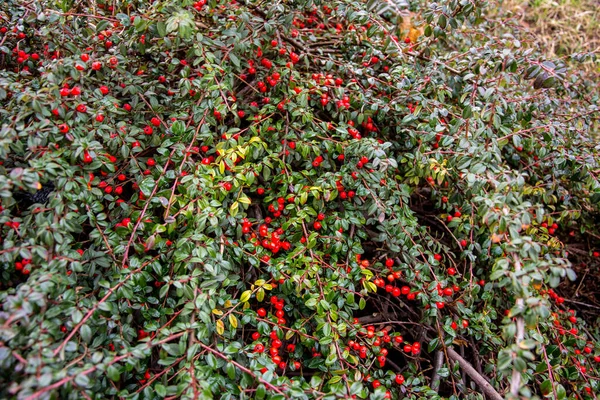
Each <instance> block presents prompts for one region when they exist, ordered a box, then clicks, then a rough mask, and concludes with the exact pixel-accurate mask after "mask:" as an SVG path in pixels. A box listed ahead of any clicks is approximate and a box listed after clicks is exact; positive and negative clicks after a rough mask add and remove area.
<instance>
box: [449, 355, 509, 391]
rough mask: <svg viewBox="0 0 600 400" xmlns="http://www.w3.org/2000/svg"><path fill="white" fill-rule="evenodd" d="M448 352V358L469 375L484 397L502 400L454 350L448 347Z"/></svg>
mask: <svg viewBox="0 0 600 400" xmlns="http://www.w3.org/2000/svg"><path fill="white" fill-rule="evenodd" d="M446 351H447V352H448V356H449V357H450V358H451V359H452V360H454V361H456V362H457V363H458V365H459V366H460V367H461V368H462V369H463V370H464V371H465V372H466V373H467V375H469V377H470V378H471V379H473V382H475V383H476V384H477V386H479V387H480V388H481V390H483V393H485V395H486V396H488V397H489V398H490V399H492V400H504V398H503V397H502V396H500V394H499V393H498V392H497V391H496V389H494V387H493V386H492V385H491V384H490V383H489V382H488V381H487V380H486V379H485V378H484V377H483V376H481V375H480V374H479V372H477V371H476V370H475V368H473V366H472V365H471V364H470V363H469V362H468V361H467V360H465V359H464V358H462V357H461V356H460V354H458V353H457V352H456V351H454V349H452V348H451V347H448V348H447V349H446Z"/></svg>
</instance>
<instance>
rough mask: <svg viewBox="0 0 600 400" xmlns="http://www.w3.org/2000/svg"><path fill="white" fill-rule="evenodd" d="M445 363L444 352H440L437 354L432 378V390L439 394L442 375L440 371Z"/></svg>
mask: <svg viewBox="0 0 600 400" xmlns="http://www.w3.org/2000/svg"><path fill="white" fill-rule="evenodd" d="M443 363H444V352H443V351H441V350H438V351H437V352H436V353H435V361H434V362H433V375H432V376H431V390H433V391H435V392H437V391H438V389H439V388H440V375H439V374H438V371H439V370H440V368H442V364H443Z"/></svg>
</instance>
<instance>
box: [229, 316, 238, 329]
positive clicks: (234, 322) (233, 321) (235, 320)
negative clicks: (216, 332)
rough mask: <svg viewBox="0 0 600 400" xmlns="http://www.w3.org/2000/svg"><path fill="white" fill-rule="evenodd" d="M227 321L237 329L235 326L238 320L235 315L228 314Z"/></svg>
mask: <svg viewBox="0 0 600 400" xmlns="http://www.w3.org/2000/svg"><path fill="white" fill-rule="evenodd" d="M229 323H230V324H231V326H232V327H233V328H235V329H237V327H238V320H237V318H236V317H235V315H233V314H229Z"/></svg>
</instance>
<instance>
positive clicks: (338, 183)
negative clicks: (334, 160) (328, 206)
mask: <svg viewBox="0 0 600 400" xmlns="http://www.w3.org/2000/svg"><path fill="white" fill-rule="evenodd" d="M340 157H342V160H343V159H344V155H343V154H340V156H338V160H339V159H340ZM335 185H336V189H337V191H338V193H339V194H340V199H342V200H346V199H353V198H354V196H356V192H355V191H354V190H348V191H346V189H345V188H344V185H342V178H341V177H339V178H338V180H337V181H336V182H335Z"/></svg>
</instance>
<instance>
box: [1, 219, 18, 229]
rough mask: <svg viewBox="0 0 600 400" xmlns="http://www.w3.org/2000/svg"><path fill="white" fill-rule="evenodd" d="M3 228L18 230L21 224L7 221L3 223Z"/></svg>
mask: <svg viewBox="0 0 600 400" xmlns="http://www.w3.org/2000/svg"><path fill="white" fill-rule="evenodd" d="M4 225H5V226H8V227H9V228H12V229H14V230H17V229H19V226H21V223H20V222H18V221H7V222H5V223H4Z"/></svg>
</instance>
